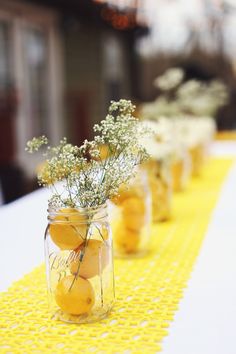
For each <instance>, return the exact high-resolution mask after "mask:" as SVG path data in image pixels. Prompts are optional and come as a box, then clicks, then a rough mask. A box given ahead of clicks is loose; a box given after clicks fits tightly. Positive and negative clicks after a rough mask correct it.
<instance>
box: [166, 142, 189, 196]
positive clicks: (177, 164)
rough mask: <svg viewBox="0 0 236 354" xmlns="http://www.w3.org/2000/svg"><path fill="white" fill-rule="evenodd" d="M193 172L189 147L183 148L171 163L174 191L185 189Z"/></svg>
mask: <svg viewBox="0 0 236 354" xmlns="http://www.w3.org/2000/svg"><path fill="white" fill-rule="evenodd" d="M190 174H191V160H190V156H189V153H188V151H187V149H181V151H179V153H178V154H176V155H175V156H174V157H173V159H172V163H171V179H172V189H173V192H180V191H182V190H184V189H185V188H186V186H187V184H188V181H189V179H190Z"/></svg>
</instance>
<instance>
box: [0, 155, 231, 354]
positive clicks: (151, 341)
mask: <svg viewBox="0 0 236 354" xmlns="http://www.w3.org/2000/svg"><path fill="white" fill-rule="evenodd" d="M231 165H232V160H231V159H211V160H209V162H208V164H207V166H206V167H205V170H204V172H203V176H202V177H201V178H199V179H197V178H196V179H193V180H192V181H191V183H190V185H189V187H188V189H187V191H186V192H184V193H179V194H177V195H175V196H174V209H173V217H172V220H171V221H169V222H166V223H163V224H158V225H154V226H153V229H152V244H151V252H150V253H149V255H148V256H146V257H145V258H142V259H133V260H116V261H115V274H116V303H115V306H114V309H113V311H112V313H111V314H110V315H109V317H108V318H106V319H104V320H102V321H101V322H99V323H92V324H86V325H73V324H65V323H62V322H57V321H53V320H51V319H50V317H49V313H48V309H47V294H46V280H45V273H44V267H43V266H40V267H39V268H37V269H35V270H33V271H32V272H31V273H30V274H28V275H26V276H25V277H24V278H23V279H22V280H20V281H18V282H16V283H14V284H13V285H12V286H11V287H10V289H9V290H8V291H7V292H5V293H2V294H1V295H0V353H2V354H3V353H5V354H6V353H9V354H10V353H13V354H15V353H20V354H21V353H27V354H34V353H35V354H36V353H50V354H51V353H66V354H71V353H77V354H78V353H90V352H91V353H112V354H115V353H126V354H128V353H135V354H136V353H156V352H158V351H161V341H162V339H163V337H164V336H166V335H167V334H168V327H169V326H170V323H171V321H173V319H174V314H175V312H176V311H177V310H178V304H179V302H180V300H181V298H182V297H183V292H184V288H185V287H186V286H187V281H188V279H189V277H190V274H191V271H192V268H193V265H194V263H195V261H196V257H197V255H198V253H199V249H200V246H201V244H202V241H203V239H204V235H205V233H206V229H207V226H208V223H209V219H210V216H211V213H212V209H213V208H214V206H215V204H216V201H217V198H218V195H219V191H220V187H221V185H222V182H223V181H224V179H225V177H226V175H227V173H228V171H229V169H230V166H231ZM42 238H43V235H42ZM25 246H26V247H27V245H25ZM28 252H30V250H28ZM9 257H10V255H9ZM16 266H17V265H16ZM2 271H3V270H2Z"/></svg>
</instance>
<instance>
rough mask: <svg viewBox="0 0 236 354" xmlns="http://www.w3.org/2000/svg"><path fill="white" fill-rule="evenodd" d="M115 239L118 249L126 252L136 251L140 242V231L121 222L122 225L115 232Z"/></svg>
mask: <svg viewBox="0 0 236 354" xmlns="http://www.w3.org/2000/svg"><path fill="white" fill-rule="evenodd" d="M114 241H115V243H116V246H117V249H118V250H119V249H120V251H121V252H124V253H135V252H136V251H137V249H138V246H139V242H140V233H139V232H138V231H133V230H129V229H127V228H125V226H124V225H122V224H120V227H117V229H116V230H115V232H114Z"/></svg>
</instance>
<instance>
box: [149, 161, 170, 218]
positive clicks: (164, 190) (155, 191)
mask: <svg viewBox="0 0 236 354" xmlns="http://www.w3.org/2000/svg"><path fill="white" fill-rule="evenodd" d="M147 169H148V173H149V183H150V188H151V192H152V221H153V222H159V221H166V220H168V219H169V218H170V216H171V203H172V182H171V170H170V160H169V159H160V160H154V159H151V160H150V161H149V162H148V163H147Z"/></svg>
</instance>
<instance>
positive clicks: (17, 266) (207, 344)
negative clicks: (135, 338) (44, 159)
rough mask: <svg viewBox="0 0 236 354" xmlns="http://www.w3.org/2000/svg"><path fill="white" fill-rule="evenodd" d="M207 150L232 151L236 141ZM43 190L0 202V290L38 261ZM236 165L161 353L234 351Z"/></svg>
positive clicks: (44, 204)
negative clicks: (6, 201) (4, 203)
mask: <svg viewBox="0 0 236 354" xmlns="http://www.w3.org/2000/svg"><path fill="white" fill-rule="evenodd" d="M211 154H212V155H217V156H219V155H220V156H224V155H234V156H236V143H227V142H220V143H214V144H213V146H212V148H211ZM47 199H48V192H47V191H46V190H39V191H36V192H34V193H31V194H29V195H27V196H25V197H24V198H21V199H19V200H17V201H15V202H13V203H11V204H9V205H6V206H2V207H0V225H1V233H0V245H1V248H0V269H1V273H0V291H3V290H6V289H7V288H8V286H9V285H10V284H11V283H12V282H13V281H15V280H17V279H20V278H21V277H22V276H23V275H24V274H25V273H27V272H30V271H31V270H32V269H33V268H34V267H35V266H37V265H39V264H40V263H42V262H43V257H44V255H43V234H44V230H45V227H46V224H47V221H46V217H47V212H46V209H47ZM235 332H236V165H235V166H234V168H233V169H232V170H231V172H230V175H229V176H228V178H227V180H226V181H225V183H224V186H223V189H222V192H221V195H220V198H219V201H218V204H217V206H216V208H215V210H214V213H213V215H212V218H211V220H210V224H209V228H208V231H207V235H206V238H205V241H204V244H203V247H202V249H201V252H200V255H199V257H198V260H197V262H196V265H195V267H194V271H193V274H192V277H191V280H190V281H189V284H188V288H187V289H186V291H185V296H184V298H183V300H182V301H181V303H180V310H179V311H178V312H177V313H176V316H175V320H174V322H172V323H171V327H170V333H169V336H168V337H166V338H165V340H164V345H163V348H164V349H163V354H236V344H235V339H234V337H235Z"/></svg>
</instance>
